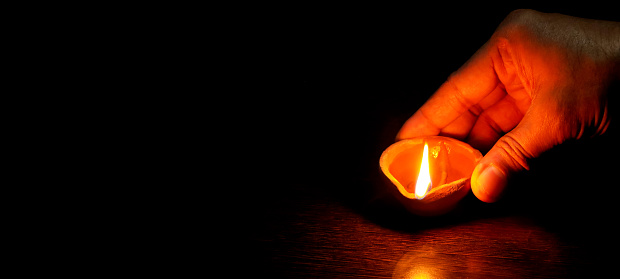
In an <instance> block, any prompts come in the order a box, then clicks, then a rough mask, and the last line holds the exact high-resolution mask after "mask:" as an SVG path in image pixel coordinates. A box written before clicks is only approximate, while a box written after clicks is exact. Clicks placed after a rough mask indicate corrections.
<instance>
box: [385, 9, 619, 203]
mask: <svg viewBox="0 0 620 279" xmlns="http://www.w3.org/2000/svg"><path fill="white" fill-rule="evenodd" d="M617 80H620V23H618V22H609V21H597V20H588V19H581V18H575V17H570V16H565V15H560V14H544V13H539V12H536V11H531V10H518V11H514V12H512V13H511V14H510V15H509V16H508V17H507V18H506V19H505V20H504V21H503V22H502V23H501V24H500V26H499V27H498V28H497V30H496V31H495V33H494V34H493V36H492V37H491V39H490V40H489V41H488V42H487V43H486V44H484V45H483V46H482V47H481V48H480V49H479V50H478V51H477V52H476V53H475V54H474V55H473V56H472V57H471V58H470V59H469V60H468V61H467V62H466V63H465V64H464V65H463V66H462V67H461V68H460V69H458V70H457V71H456V72H454V73H453V74H452V75H451V76H450V77H449V78H448V80H447V81H446V82H445V83H444V84H443V85H441V87H440V88H439V89H438V90H437V91H436V92H435V94H433V96H432V97H431V98H430V99H429V100H428V101H426V103H425V104H424V105H423V106H422V107H421V108H420V109H419V110H418V111H417V112H416V113H415V114H414V115H413V116H412V117H411V118H409V119H408V120H407V121H406V122H405V124H404V125H403V127H402V128H401V130H400V131H399V133H398V135H397V137H396V139H397V140H402V139H406V138H412V137H418V136H431V135H444V136H450V137H454V138H457V139H460V140H465V141H467V142H468V143H469V144H471V145H472V146H473V147H475V148H477V149H479V150H481V151H483V152H484V151H487V150H489V151H488V153H487V154H486V155H485V156H484V158H483V159H482V160H481V161H480V162H479V163H478V165H477V166H476V168H475V169H474V171H473V173H472V177H471V188H472V191H473V192H474V194H475V195H476V197H478V198H479V199H480V200H482V201H485V202H494V201H496V200H497V199H498V198H499V197H500V194H501V193H502V192H503V190H504V188H505V187H506V184H507V181H508V179H509V178H510V177H511V175H513V174H514V173H516V172H519V171H522V170H524V169H525V170H529V165H528V162H529V161H530V160H531V159H532V158H536V157H538V156H539V155H540V154H541V153H542V152H544V151H546V150H548V149H550V148H551V147H553V146H555V145H558V144H561V143H562V142H564V141H566V140H568V139H579V138H581V137H584V136H593V135H599V134H602V133H604V132H605V131H606V130H607V128H608V126H609V122H610V118H609V113H608V103H607V94H608V92H607V89H608V88H609V86H610V84H611V83H612V82H614V81H617Z"/></svg>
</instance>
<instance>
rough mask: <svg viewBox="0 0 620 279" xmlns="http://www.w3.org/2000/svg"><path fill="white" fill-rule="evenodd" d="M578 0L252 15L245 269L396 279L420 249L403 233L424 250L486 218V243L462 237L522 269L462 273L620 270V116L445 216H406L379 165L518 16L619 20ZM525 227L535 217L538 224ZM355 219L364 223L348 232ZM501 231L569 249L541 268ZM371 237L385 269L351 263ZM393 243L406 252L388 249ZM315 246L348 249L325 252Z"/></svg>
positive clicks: (243, 34)
mask: <svg viewBox="0 0 620 279" xmlns="http://www.w3.org/2000/svg"><path fill="white" fill-rule="evenodd" d="M565 4H566V3H563V5H564V6H551V5H548V6H540V5H538V6H529V7H512V6H509V5H504V6H479V7H474V6H466V5H463V6H461V7H455V6H450V5H448V4H445V7H440V6H444V5H443V4H437V5H435V6H424V7H422V5H421V4H417V5H416V6H409V7H402V6H388V5H382V6H380V7H379V6H374V5H367V6H359V4H355V5H351V6H348V5H342V6H334V5H299V4H297V5H295V6H278V7H260V9H256V10H254V9H249V10H247V11H246V12H247V16H248V17H247V18H245V20H244V21H243V23H241V24H240V29H239V33H238V34H236V35H235V36H238V39H240V44H239V45H238V46H236V48H235V49H234V51H238V52H239V57H241V58H240V60H242V61H240V64H239V65H235V67H236V68H237V70H241V71H243V74H244V75H243V76H244V78H241V79H240V80H237V81H235V83H242V84H243V85H246V86H244V88H247V89H244V90H248V91H249V92H244V94H243V97H242V98H240V99H241V100H239V103H240V105H239V107H238V111H239V112H241V114H242V118H240V119H238V120H236V121H235V125H234V128H233V129H232V131H231V132H230V137H232V138H234V139H235V140H237V141H239V142H241V143H244V144H247V148H246V149H247V153H246V156H247V157H249V160H247V161H245V162H244V165H245V166H246V167H248V168H250V169H251V170H250V171H249V172H244V173H245V174H246V175H240V176H239V177H237V178H235V179H234V181H235V182H234V183H233V185H237V186H239V187H242V189H243V196H244V198H243V199H242V200H243V206H242V207H241V214H242V217H240V218H242V221H240V222H239V224H237V225H241V227H240V229H238V230H241V231H242V233H241V235H240V236H239V237H240V238H241V239H243V240H249V241H248V242H247V244H246V242H245V241H243V242H242V243H243V247H239V248H235V249H233V248H231V249H232V251H230V252H232V253H233V255H240V254H243V255H244V257H243V258H247V259H249V260H247V261H246V260H244V262H243V266H246V268H245V269H247V270H245V271H242V272H248V273H250V274H257V273H266V274H270V275H280V276H285V277H289V276H293V277H300V276H301V277H303V276H308V277H319V276H326V277H341V276H354V277H359V276H362V275H366V276H377V277H390V276H391V275H392V273H391V272H392V270H394V268H395V265H396V262H398V260H399V258H400V257H401V256H402V255H404V254H406V253H407V248H403V247H402V246H398V244H394V243H393V242H394V239H401V238H402V239H404V240H402V241H409V242H407V243H408V245H413V246H416V247H422V246H424V245H426V244H424V243H418V242H416V241H419V236H420V235H424V233H425V232H428V230H433V229H437V228H439V229H440V230H441V232H442V233H444V234H445V239H448V240H449V239H455V238H454V237H455V235H453V234H456V233H462V231H463V228H467V226H468V225H471V224H474V225H471V226H473V230H476V229H480V228H478V227H476V225H475V224H479V223H476V222H483V223H484V224H487V225H488V226H485V227H484V229H482V232H481V233H480V241H479V242H477V241H475V242H473V244H471V243H470V244H467V243H465V244H462V245H464V246H467V245H474V246H476V245H482V246H481V247H486V246H485V245H487V246H489V247H490V246H493V245H495V246H494V247H499V250H500V252H499V256H497V255H492V256H489V258H485V257H483V258H484V259H489V260H488V262H489V265H490V266H494V265H504V264H505V263H503V262H502V259H504V260H506V259H508V260H510V259H513V260H514V259H516V262H514V261H513V262H512V264H511V265H507V266H508V267H507V268H506V269H501V268H500V269H493V270H494V271H489V272H487V273H485V274H477V273H476V272H470V271H458V272H456V271H455V272H456V273H454V272H453V273H450V274H452V275H459V276H474V277H487V276H500V277H501V276H515V275H522V276H532V275H540V276H541V277H554V276H560V277H570V276H577V277H579V276H587V275H591V274H592V273H595V274H598V273H599V272H600V273H601V274H604V272H607V271H609V270H614V267H613V266H611V265H609V264H610V263H612V262H613V261H614V260H615V259H617V256H616V255H615V253H616V252H615V251H617V249H618V241H617V239H616V235H617V230H616V229H615V223H616V220H617V217H616V216H617V214H618V212H619V211H618V208H617V206H616V204H617V202H618V201H617V198H618V193H619V191H618V189H617V188H618V186H617V185H618V182H617V181H616V174H615V173H616V172H617V171H616V169H617V162H616V161H617V158H618V155H619V154H620V153H619V152H618V151H619V150H618V147H617V146H616V145H617V143H616V142H617V139H618V136H617V129H618V128H617V124H616V123H615V122H612V126H611V127H610V130H609V131H608V133H607V134H606V135H604V136H602V137H598V138H594V139H584V140H582V141H579V142H573V141H570V142H567V143H566V144H563V145H562V146H559V147H556V148H554V149H553V150H551V151H549V152H547V153H545V154H543V156H541V157H540V158H538V159H536V160H534V161H533V162H532V164H531V171H529V172H526V173H523V174H521V175H519V176H517V177H515V179H514V180H513V181H511V183H510V188H509V189H508V191H507V193H506V195H505V196H504V198H503V199H502V200H501V201H499V202H497V203H495V204H485V203H482V202H480V201H478V200H477V199H476V198H475V197H474V196H473V194H471V193H470V194H469V196H468V197H466V198H465V199H464V201H463V202H462V206H461V207H460V208H458V209H457V210H456V211H455V212H453V213H452V214H450V215H448V216H444V217H439V218H431V219H428V218H420V217H417V216H413V215H410V214H408V213H406V212H405V211H404V210H403V209H402V208H401V207H400V206H399V205H398V204H396V203H395V202H394V200H393V199H392V198H391V197H390V195H389V194H388V193H387V191H386V190H385V187H387V186H386V185H385V184H384V179H383V177H382V174H381V172H380V170H379V166H378V160H379V156H380V155H381V152H382V151H383V150H384V149H385V148H387V147H388V146H389V145H390V144H392V143H393V142H394V137H395V135H396V132H397V131H398V130H399V128H400V126H401V125H402V124H403V123H404V121H405V120H406V119H407V118H408V117H410V116H411V115H412V114H413V113H414V112H415V111H416V110H417V109H418V108H419V107H420V106H421V105H422V104H423V103H424V101H425V100H426V99H428V97H429V96H430V95H431V94H432V93H433V92H434V91H435V90H436V89H437V88H438V87H439V86H440V85H441V84H442V83H443V82H444V81H445V79H446V78H447V77H448V76H449V75H450V73H452V72H453V71H455V70H456V69H458V68H459V67H460V65H462V64H463V63H464V62H465V61H466V60H467V59H468V58H469V57H470V56H471V55H472V54H473V53H474V52H475V51H476V50H477V49H478V48H479V47H480V46H482V44H484V43H485V41H486V40H487V39H488V38H489V37H490V36H491V35H492V33H493V31H494V30H495V28H496V27H497V25H498V24H499V23H500V22H501V21H502V19H503V18H504V17H505V16H506V15H508V13H509V12H510V11H512V10H514V9H516V8H532V9H536V10H539V11H543V12H558V13H563V14H569V15H573V16H579V17H586V18H596V19H607V20H618V18H617V15H615V14H614V12H613V11H612V10H613V8H612V7H595V6H594V5H592V6H590V7H584V6H583V3H579V5H577V4H575V5H573V6H565ZM241 17H245V14H244V15H242V16H241ZM246 76H247V78H245V77H246ZM613 90H614V92H615V91H617V88H615V89H613ZM616 93H617V92H616ZM611 95H613V94H610V96H611ZM616 95H617V94H616ZM614 98H615V97H612V101H613V102H614V103H615V101H614ZM246 149H243V150H242V152H245V150H246ZM236 168H237V167H236ZM242 168H245V167H242ZM230 206H231V207H236V205H230ZM231 210H234V209H233V208H231ZM334 211H336V212H334ZM334 216H336V217H334ZM330 218H331V219H330ZM334 218H336V219H334ZM323 219H326V221H325V222H322V221H321V220H323ZM327 219H329V220H327ZM330 220H331V221H330ZM523 220H525V221H523ZM334 222H336V223H338V224H339V225H338V227H336V228H335V227H334V225H333V224H334ZM360 222H361V224H362V225H360ZM522 222H525V223H526V224H528V225H527V226H526V227H527V228H526V229H524V228H523V227H522V226H520V224H522ZM354 226H356V228H357V229H356V230H352V231H350V232H348V231H347V228H348V227H354ZM495 228H497V230H502V229H504V230H505V231H506V232H507V233H508V234H510V232H511V228H512V230H513V231H514V232H520V233H521V234H519V233H516V234H515V235H516V236H515V237H521V236H519V235H527V233H528V232H529V233H530V234H531V232H532V231H534V232H545V233H547V232H549V233H551V235H552V236H550V237H546V238H543V240H541V241H544V242H547V243H550V242H553V243H557V245H559V246H560V247H563V249H560V250H559V251H563V252H559V253H565V255H564V256H562V257H560V259H559V260H557V261H556V262H554V265H553V268H552V269H549V268H548V266H545V265H544V264H543V266H542V267H541V268H540V270H538V269H537V267H536V264H539V263H538V261H539V260H541V259H538V258H536V257H534V256H533V255H534V254H535V252H532V251H531V250H529V251H530V253H532V255H531V256H527V257H525V258H526V260H523V257H522V258H519V257H518V256H515V255H511V254H510V252H509V250H510V249H504V250H502V249H503V248H502V247H504V246H505V245H506V243H503V242H501V241H500V242H499V243H497V241H496V242H494V244H489V243H487V242H485V241H484V238H485V232H489V231H493V230H495ZM343 230H344V233H343V232H342V231H343ZM464 230H465V231H469V230H470V229H469V228H467V229H464ZM528 230H529V231H528ZM369 232H370V233H373V234H375V235H376V237H375V238H373V239H369V240H368V241H369V242H372V243H375V244H376V245H375V246H371V247H370V250H368V248H365V250H364V251H363V253H364V255H365V256H366V257H369V258H373V259H372V260H373V262H376V263H377V264H376V265H373V266H372V267H368V261H366V262H364V261H355V260H354V259H355V257H350V256H351V255H355V254H356V252H355V249H356V247H350V245H351V243H350V242H347V241H346V239H347V238H348V237H350V238H355V239H357V238H359V237H360V236H362V237H361V239H362V240H363V239H365V236H363V235H364V233H369ZM391 234H397V235H398V236H392V235H391ZM347 235H348V237H347ZM308 236H310V237H308ZM356 237H357V238H356ZM323 238H326V239H328V240H325V239H323ZM340 238H343V239H340ZM507 239H510V237H508V238H507ZM504 240H505V239H504ZM399 241H400V240H399ZM438 241H440V242H441V240H438ZM381 243H391V244H389V245H392V246H394V245H396V246H397V247H391V248H377V247H376V246H377V245H378V246H381ZM528 243H529V242H526V243H525V244H524V245H528ZM405 246H407V245H405ZM317 247H318V248H317ZM373 247H374V248H376V249H377V250H376V251H374V250H373ZM424 247H426V246H424ZM466 248H471V247H466ZM504 248H505V247H504ZM316 249H319V250H316ZM351 249H353V250H351ZM381 249H393V250H389V251H394V252H392V253H384V252H382V251H384V250H381ZM472 249H473V248H472ZM317 251H322V252H320V253H319V254H320V255H323V256H325V255H332V254H333V255H334V256H325V257H318V258H317V257H315V256H316V255H317V253H318V252H317ZM343 251H348V252H351V251H353V252H351V255H350V254H347V253H348V252H347V253H343ZM482 251H484V249H483V250H482ZM501 251H508V252H506V253H508V254H502V253H501ZM360 253H361V252H360ZM440 254H441V253H440ZM458 254H459V253H456V254H455V253H452V254H450V255H453V256H456V257H458V256H459V255H458ZM526 254H527V253H526ZM313 255H314V256H313ZM373 255H376V257H375V256H373ZM437 257H438V258H441V257H440V256H437ZM498 259H499V260H498ZM543 260H544V259H543ZM235 261H239V260H235ZM339 261H340V263H338V262H339ZM443 264H446V263H443ZM438 265H441V264H440V263H438ZM343 266H346V267H349V269H342V267H343ZM445 268H446V269H448V270H449V269H450V268H451V267H450V265H449V264H447V265H446V267H445ZM524 270H525V271H524ZM532 270H533V271H532ZM545 270H547V271H545ZM549 270H551V271H549ZM528 272H533V273H528ZM545 272H547V273H545Z"/></svg>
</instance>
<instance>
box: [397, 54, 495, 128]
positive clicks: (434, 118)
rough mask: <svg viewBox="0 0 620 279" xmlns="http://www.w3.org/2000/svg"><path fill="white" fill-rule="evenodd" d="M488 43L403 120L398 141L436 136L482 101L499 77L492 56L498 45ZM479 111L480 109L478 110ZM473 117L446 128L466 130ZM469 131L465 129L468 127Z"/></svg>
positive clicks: (491, 90)
mask: <svg viewBox="0 0 620 279" xmlns="http://www.w3.org/2000/svg"><path fill="white" fill-rule="evenodd" d="M491 45H492V44H491V43H489V42H487V43H486V44H485V45H484V46H483V47H482V48H480V49H479V50H478V51H477V52H476V53H475V54H474V56H472V57H471V58H470V59H469V60H468V61H467V62H466V63H465V65H463V66H462V67H461V68H460V69H459V70H457V71H456V72H454V73H453V74H452V75H451V76H450V77H449V78H448V80H447V81H446V82H445V83H444V84H442V85H441V86H440V87H439V89H438V90H437V91H436V92H435V94H433V96H431V98H430V99H429V100H428V101H426V103H425V104H424V105H423V106H422V107H421V108H420V109H419V110H418V111H417V112H416V113H415V114H414V115H413V116H412V117H411V118H409V120H407V121H406V122H405V124H404V125H403V127H402V128H401V130H400V131H399V132H398V135H397V136H396V139H397V140H401V139H406V138H412V137H417V136H430V135H438V134H439V133H440V132H441V131H442V129H444V128H446V127H448V125H450V124H451V123H452V122H454V121H455V120H457V119H459V118H460V117H461V116H463V115H464V114H468V113H470V114H473V115H475V114H476V111H475V110H474V111H471V109H472V108H474V107H475V106H476V105H477V104H478V103H479V102H480V101H481V100H483V99H484V98H485V97H487V96H488V95H489V94H490V93H492V92H493V91H494V90H495V89H496V87H497V85H498V78H497V76H496V74H495V71H494V69H493V59H495V60H497V59H498V56H499V53H498V51H497V48H496V47H494V46H491ZM478 113H479V112H478ZM474 120H475V119H472V117H468V116H465V117H464V118H462V119H461V120H460V122H457V123H459V124H458V125H453V126H452V127H449V129H448V130H454V131H456V132H457V133H459V134H462V133H463V131H465V130H467V127H465V128H464V126H467V125H469V128H471V125H473V123H474ZM467 131H468V130H467Z"/></svg>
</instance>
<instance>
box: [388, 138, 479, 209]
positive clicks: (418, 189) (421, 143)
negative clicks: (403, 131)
mask: <svg viewBox="0 0 620 279" xmlns="http://www.w3.org/2000/svg"><path fill="white" fill-rule="evenodd" d="M480 159H482V154H481V153H480V151H478V150H476V149H474V148H472V147H471V146H470V145H468V144H466V143H464V142H462V141H459V140H456V139H453V138H447V137H441V136H427V137H419V138H412V139H406V140H402V141H399V142H396V143H394V144H392V145H390V147H388V148H387V149H386V150H385V151H383V154H381V159H380V160H379V165H380V166H381V170H382V171H383V173H384V174H385V176H387V178H389V179H390V181H391V182H392V183H391V184H393V185H391V186H390V187H392V188H393V191H392V192H393V193H394V194H395V195H396V197H397V198H398V200H399V201H400V202H401V203H402V204H403V205H404V206H405V207H406V208H407V209H408V210H409V211H411V212H412V213H414V214H417V215H422V216H435V215H441V214H445V213H447V212H449V211H451V210H452V209H453V208H454V207H455V206H456V205H457V204H458V202H459V201H460V200H461V199H462V198H463V197H465V195H467V193H468V192H469V189H470V188H471V185H470V177H471V174H472V172H473V171H474V168H475V167H476V164H478V161H480ZM394 188H395V189H394ZM394 190H397V191H394Z"/></svg>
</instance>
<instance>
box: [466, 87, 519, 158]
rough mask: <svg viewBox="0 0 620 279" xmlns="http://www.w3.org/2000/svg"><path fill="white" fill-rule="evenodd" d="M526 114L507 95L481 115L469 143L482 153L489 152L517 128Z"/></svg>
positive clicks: (472, 130)
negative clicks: (498, 141) (502, 137)
mask: <svg viewBox="0 0 620 279" xmlns="http://www.w3.org/2000/svg"><path fill="white" fill-rule="evenodd" d="M524 113H525V112H524V111H523V112H522V111H521V110H520V109H519V108H518V107H517V105H516V104H515V100H514V99H513V98H512V97H511V96H510V95H506V96H505V97H504V98H503V99H501V100H500V101H498V102H497V103H495V104H493V105H492V106H490V107H489V108H487V109H486V110H485V111H484V112H482V113H481V114H480V116H479V117H478V119H477V121H476V124H475V125H474V126H473V128H472V129H471V132H470V133H469V136H468V139H467V142H468V143H469V144H470V145H471V146H473V147H474V148H476V149H478V150H480V151H482V152H486V151H488V150H489V149H491V147H493V145H494V144H495V142H496V141H497V140H498V139H499V138H500V137H501V136H502V135H504V134H505V133H506V132H508V131H510V130H512V129H513V128H514V127H515V126H517V124H518V123H519V122H520V121H521V119H522V118H523V114H524Z"/></svg>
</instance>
